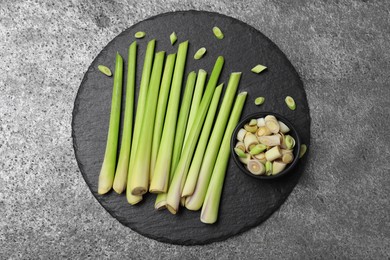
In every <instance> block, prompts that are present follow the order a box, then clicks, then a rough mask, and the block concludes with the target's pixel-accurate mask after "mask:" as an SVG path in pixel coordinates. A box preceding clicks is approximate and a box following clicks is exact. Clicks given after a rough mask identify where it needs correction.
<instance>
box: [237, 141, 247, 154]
mask: <svg viewBox="0 0 390 260" xmlns="http://www.w3.org/2000/svg"><path fill="white" fill-rule="evenodd" d="M235 148H238V149H241V151H243V152H245V144H244V143H243V142H237V143H236V147H235Z"/></svg>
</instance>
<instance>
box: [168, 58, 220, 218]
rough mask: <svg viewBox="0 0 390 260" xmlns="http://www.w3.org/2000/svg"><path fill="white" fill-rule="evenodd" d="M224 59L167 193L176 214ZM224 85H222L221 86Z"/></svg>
mask: <svg viewBox="0 0 390 260" xmlns="http://www.w3.org/2000/svg"><path fill="white" fill-rule="evenodd" d="M223 63H224V59H223V57H222V56H220V57H218V59H217V61H216V63H215V65H214V69H213V72H212V73H211V76H210V80H209V82H208V84H207V87H206V92H205V94H204V96H203V99H202V103H201V104H200V106H199V109H198V113H197V115H196V118H195V121H194V124H193V126H192V128H191V130H190V134H189V135H188V140H187V142H186V143H185V145H184V149H183V153H182V156H181V158H180V160H179V163H178V166H177V168H176V170H175V172H174V175H173V179H172V183H171V186H170V187H169V190H168V195H167V208H168V210H169V211H170V212H171V213H173V214H176V213H177V211H178V209H179V203H180V198H181V193H182V190H183V187H184V182H185V180H186V177H187V173H188V169H189V167H190V164H191V160H192V156H193V154H194V152H195V148H196V144H197V143H198V139H199V136H200V132H201V130H202V126H203V123H204V121H205V119H206V115H207V111H208V109H209V106H210V103H211V100H212V98H213V94H214V91H215V88H216V85H217V82H218V79H219V75H220V73H221V70H222V66H223ZM221 87H222V86H221Z"/></svg>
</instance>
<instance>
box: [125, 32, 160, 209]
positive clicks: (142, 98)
mask: <svg viewBox="0 0 390 260" xmlns="http://www.w3.org/2000/svg"><path fill="white" fill-rule="evenodd" d="M155 45H156V40H151V41H149V42H148V45H147V47H146V53H145V59H144V65H143V69H142V76H141V83H140V87H139V94H138V101H137V111H136V116H135V121H134V129H133V140H132V144H131V151H130V162H129V170H128V173H127V187H126V198H127V202H128V203H130V204H132V205H134V204H137V203H138V202H140V201H141V200H142V197H141V196H134V195H133V194H131V190H130V180H131V175H132V174H133V170H132V166H133V165H134V160H135V154H136V151H137V146H138V142H139V139H140V134H141V127H142V119H143V117H144V113H145V107H146V98H147V93H148V87H149V81H150V75H151V73H152V65H153V58H154V47H155Z"/></svg>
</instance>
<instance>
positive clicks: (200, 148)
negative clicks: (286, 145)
mask: <svg viewBox="0 0 390 260" xmlns="http://www.w3.org/2000/svg"><path fill="white" fill-rule="evenodd" d="M221 93H222V86H219V87H217V88H216V89H215V92H214V96H213V99H212V100H211V104H210V108H209V110H208V112H207V117H206V121H205V123H204V125H203V128H202V134H201V136H200V138H199V142H198V145H197V146H196V151H195V155H194V158H193V159H192V162H191V167H190V169H189V171H188V176H187V179H186V182H185V185H184V188H183V191H182V194H181V196H182V197H188V196H190V195H192V193H193V192H194V190H195V185H196V182H197V180H198V175H199V170H200V167H201V166H202V161H203V156H204V153H205V150H206V147H207V143H208V141H209V137H210V133H211V130H212V128H213V122H214V118H215V114H216V112H217V108H218V103H219V99H220V97H221ZM235 149H238V150H241V152H242V153H244V155H245V145H244V143H242V142H238V143H237V144H236V148H235ZM238 152H239V151H238ZM245 157H246V155H245Z"/></svg>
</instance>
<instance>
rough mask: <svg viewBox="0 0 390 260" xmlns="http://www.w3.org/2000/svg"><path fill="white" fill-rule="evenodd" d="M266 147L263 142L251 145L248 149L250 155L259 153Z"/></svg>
mask: <svg viewBox="0 0 390 260" xmlns="http://www.w3.org/2000/svg"><path fill="white" fill-rule="evenodd" d="M266 148H267V146H266V145H264V144H257V145H256V146H255V147H253V148H252V149H251V150H250V152H249V153H250V154H251V155H256V154H259V153H261V152H264V151H265V149H266Z"/></svg>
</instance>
